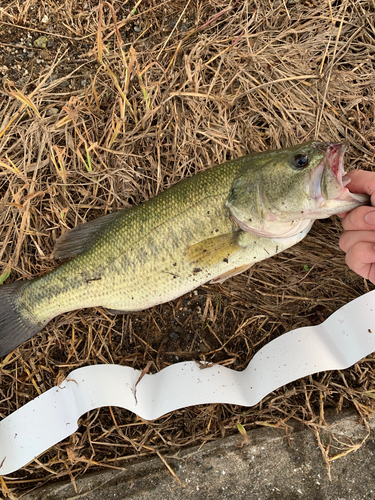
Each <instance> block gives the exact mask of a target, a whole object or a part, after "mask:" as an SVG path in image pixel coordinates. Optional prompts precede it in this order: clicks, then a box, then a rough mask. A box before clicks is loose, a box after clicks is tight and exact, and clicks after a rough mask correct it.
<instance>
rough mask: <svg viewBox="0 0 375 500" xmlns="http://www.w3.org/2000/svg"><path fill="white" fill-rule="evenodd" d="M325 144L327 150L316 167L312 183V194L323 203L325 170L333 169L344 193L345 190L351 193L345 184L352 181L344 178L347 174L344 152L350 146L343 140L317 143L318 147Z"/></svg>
mask: <svg viewBox="0 0 375 500" xmlns="http://www.w3.org/2000/svg"><path fill="white" fill-rule="evenodd" d="M323 146H324V149H325V151H326V152H325V155H324V157H323V159H322V161H321V162H320V163H319V165H318V166H317V167H316V168H315V169H314V172H313V175H312V178H311V183H310V195H311V197H312V198H313V199H315V200H316V201H317V202H318V203H322V202H323V201H324V200H325V196H324V191H325V190H324V188H323V179H324V172H325V171H326V170H327V169H328V170H331V172H332V174H333V176H334V178H335V180H336V182H337V184H338V185H339V186H341V188H342V192H341V194H343V193H344V191H345V192H346V193H347V194H349V193H348V191H349V190H348V189H346V188H345V185H346V184H348V183H349V182H350V181H349V179H348V180H346V179H345V180H343V178H344V177H345V176H346V172H345V170H344V154H345V152H346V150H347V149H348V146H347V145H346V144H343V143H341V142H329V143H323V144H322V143H317V144H316V145H315V147H316V148H317V149H319V148H320V149H323ZM341 194H340V197H341Z"/></svg>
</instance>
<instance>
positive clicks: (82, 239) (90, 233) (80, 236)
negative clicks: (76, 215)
mask: <svg viewBox="0 0 375 500" xmlns="http://www.w3.org/2000/svg"><path fill="white" fill-rule="evenodd" d="M119 213H120V211H119V212H114V213H113V214H107V215H103V216H102V217H98V218H97V219H94V220H92V221H90V222H85V223H84V224H81V225H80V226H77V227H75V228H74V229H71V230H70V231H67V232H66V233H64V234H63V235H62V236H60V238H59V239H58V240H57V241H56V245H55V248H54V249H53V255H54V257H55V258H57V259H68V258H70V257H74V256H75V255H77V254H79V253H81V252H83V251H84V250H86V248H88V246H89V244H90V242H91V241H92V239H93V238H94V236H95V235H96V233H97V232H98V231H100V229H102V228H103V227H105V226H107V225H108V223H109V222H111V221H112V220H113V219H115V218H116V217H117V216H118V215H119Z"/></svg>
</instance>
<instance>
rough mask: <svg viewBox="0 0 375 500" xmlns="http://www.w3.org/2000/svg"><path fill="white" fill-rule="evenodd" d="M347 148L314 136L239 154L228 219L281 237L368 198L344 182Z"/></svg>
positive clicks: (341, 211) (246, 227)
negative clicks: (277, 147)
mask: <svg viewBox="0 0 375 500" xmlns="http://www.w3.org/2000/svg"><path fill="white" fill-rule="evenodd" d="M346 149H347V147H346V146H345V145H344V144H341V143H336V142H315V141H314V142H307V143H304V144H301V145H299V146H294V147H290V148H285V149H280V150H277V151H266V152H265V153H256V154H254V155H249V156H247V157H244V161H243V167H242V168H241V170H240V171H239V172H238V174H237V176H236V178H235V179H234V181H233V183H232V186H231V189H230V192H229V196H228V198H227V201H226V206H227V208H228V209H229V211H230V213H231V216H232V219H233V220H234V222H235V223H236V224H237V225H238V226H239V227H240V228H241V229H243V230H245V231H250V232H252V233H255V234H257V235H259V236H264V237H273V238H284V237H289V236H294V235H296V234H298V233H300V232H301V231H303V230H305V229H306V228H307V227H308V226H309V225H310V226H311V224H312V223H313V221H314V220H315V219H324V218H326V217H330V216H331V215H333V214H339V213H346V212H349V211H350V210H352V209H353V208H355V207H358V206H360V205H364V204H366V203H368V202H369V197H368V196H367V195H363V194H355V193H351V192H350V191H349V189H348V188H347V187H346V185H347V184H348V183H349V179H348V178H347V179H345V175H346V172H345V170H344V153H345V151H346Z"/></svg>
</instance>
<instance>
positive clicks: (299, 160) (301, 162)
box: [292, 154, 310, 170]
mask: <svg viewBox="0 0 375 500" xmlns="http://www.w3.org/2000/svg"><path fill="white" fill-rule="evenodd" d="M309 162H310V160H309V157H308V156H306V155H302V154H299V155H296V156H295V157H294V158H293V160H292V163H293V167H294V168H296V169H298V170H302V169H303V168H306V167H307V165H308V164H309Z"/></svg>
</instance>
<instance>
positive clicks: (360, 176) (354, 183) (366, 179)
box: [345, 170, 375, 204]
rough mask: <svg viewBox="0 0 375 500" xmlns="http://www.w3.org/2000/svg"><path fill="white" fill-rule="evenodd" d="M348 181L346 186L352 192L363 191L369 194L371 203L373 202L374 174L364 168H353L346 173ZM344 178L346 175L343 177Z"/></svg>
mask: <svg viewBox="0 0 375 500" xmlns="http://www.w3.org/2000/svg"><path fill="white" fill-rule="evenodd" d="M348 177H349V179H350V183H349V184H348V185H347V186H346V187H347V188H348V189H349V191H351V192H352V193H364V194H368V195H369V196H371V203H373V204H375V203H374V199H373V198H375V196H374V197H373V196H372V195H374V194H375V174H374V172H367V171H366V170H353V171H352V172H350V173H349V174H348ZM345 178H346V177H345Z"/></svg>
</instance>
